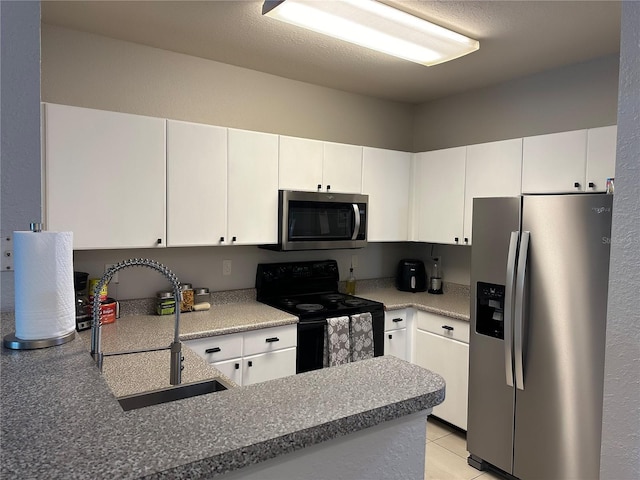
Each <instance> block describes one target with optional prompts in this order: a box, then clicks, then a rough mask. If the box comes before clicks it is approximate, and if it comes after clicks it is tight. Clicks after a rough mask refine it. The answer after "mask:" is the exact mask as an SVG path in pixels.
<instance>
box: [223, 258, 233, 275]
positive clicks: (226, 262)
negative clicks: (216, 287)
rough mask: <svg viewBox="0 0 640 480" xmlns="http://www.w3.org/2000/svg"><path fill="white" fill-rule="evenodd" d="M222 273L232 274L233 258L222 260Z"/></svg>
mask: <svg viewBox="0 0 640 480" xmlns="http://www.w3.org/2000/svg"><path fill="white" fill-rule="evenodd" d="M222 275H224V276H228V275H231V260H223V261H222Z"/></svg>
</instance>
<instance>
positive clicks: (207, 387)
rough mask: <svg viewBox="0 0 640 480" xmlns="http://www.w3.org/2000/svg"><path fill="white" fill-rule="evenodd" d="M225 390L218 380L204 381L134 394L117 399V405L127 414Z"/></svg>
mask: <svg viewBox="0 0 640 480" xmlns="http://www.w3.org/2000/svg"><path fill="white" fill-rule="evenodd" d="M222 390H227V386H226V385H224V384H222V383H221V382H219V381H218V380H205V381H202V382H193V383H185V384H183V385H176V386H174V387H168V388H163V389H160V390H153V391H150V392H144V393H136V394H133V395H127V396H124V397H120V398H118V403H120V406H121V407H122V409H123V410H124V411H125V412H127V411H129V410H135V409H137V408H144V407H149V406H151V405H159V404H161V403H167V402H173V401H174V400H182V399H183V398H191V397H196V396H198V395H205V394H207V393H213V392H219V391H222Z"/></svg>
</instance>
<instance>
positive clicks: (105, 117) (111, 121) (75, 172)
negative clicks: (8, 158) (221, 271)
mask: <svg viewBox="0 0 640 480" xmlns="http://www.w3.org/2000/svg"><path fill="white" fill-rule="evenodd" d="M44 115H45V121H44V149H43V150H44V163H45V196H44V198H45V212H46V215H45V218H46V220H45V225H46V228H47V230H52V231H72V232H73V246H74V248H75V249H94V248H148V247H156V246H164V245H165V242H166V237H165V230H166V229H165V216H166V215H165V211H166V210H165V206H166V199H165V180H166V174H165V173H166V165H165V121H164V119H161V118H151V117H143V116H140V115H130V114H125V113H117V112H106V111H100V110H93V109H88V108H79V107H69V106H64V105H52V104H45V107H44Z"/></svg>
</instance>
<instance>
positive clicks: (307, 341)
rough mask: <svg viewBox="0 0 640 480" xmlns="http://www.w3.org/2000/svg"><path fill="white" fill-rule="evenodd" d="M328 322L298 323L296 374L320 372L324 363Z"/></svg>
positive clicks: (323, 320) (322, 320)
mask: <svg viewBox="0 0 640 480" xmlns="http://www.w3.org/2000/svg"><path fill="white" fill-rule="evenodd" d="M326 325H327V321H326V320H325V319H321V320H307V321H303V322H300V323H298V348H297V351H296V373H302V372H310V371H311V370H319V369H321V368H322V367H323V363H324V335H325V327H326Z"/></svg>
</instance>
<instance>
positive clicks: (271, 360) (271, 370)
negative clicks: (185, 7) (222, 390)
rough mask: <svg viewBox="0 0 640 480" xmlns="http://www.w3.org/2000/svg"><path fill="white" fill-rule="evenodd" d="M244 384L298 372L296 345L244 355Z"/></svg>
mask: <svg viewBox="0 0 640 480" xmlns="http://www.w3.org/2000/svg"><path fill="white" fill-rule="evenodd" d="M243 362H244V365H243V366H242V385H251V384H253V383H260V382H266V381H267V380H273V379H275V378H281V377H288V376H289V375H295V374H296V347H291V348H286V349H284V350H278V351H275V352H267V353H259V354H257V355H250V356H248V357H244V359H243Z"/></svg>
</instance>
